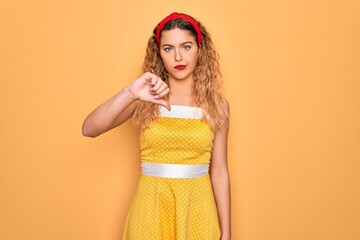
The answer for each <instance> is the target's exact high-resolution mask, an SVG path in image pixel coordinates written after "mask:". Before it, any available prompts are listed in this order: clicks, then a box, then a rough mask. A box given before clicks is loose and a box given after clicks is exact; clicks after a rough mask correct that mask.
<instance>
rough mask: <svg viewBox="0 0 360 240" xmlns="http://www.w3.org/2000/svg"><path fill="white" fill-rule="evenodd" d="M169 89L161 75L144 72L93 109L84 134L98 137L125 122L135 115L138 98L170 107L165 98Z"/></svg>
mask: <svg viewBox="0 0 360 240" xmlns="http://www.w3.org/2000/svg"><path fill="white" fill-rule="evenodd" d="M169 91H170V90H169V88H168V86H167V85H166V83H165V82H164V81H162V80H161V79H160V78H159V77H157V76H156V75H154V74H152V73H144V74H143V75H142V76H141V77H140V78H138V79H136V80H135V81H133V82H132V83H131V84H130V85H129V86H126V87H125V88H123V89H122V90H121V91H120V92H119V93H117V94H116V95H115V96H113V97H112V98H110V99H109V100H107V101H106V102H104V103H103V104H101V105H100V106H98V107H97V108H96V109H95V110H94V111H92V112H91V113H90V114H89V115H88V116H87V117H86V119H85V121H84V123H83V126H82V134H83V135H84V136H87V137H97V136H99V135H101V134H102V133H104V132H107V131H109V130H110V129H113V128H115V127H117V126H119V125H121V124H123V123H124V122H125V121H126V120H128V119H129V118H130V117H131V116H132V115H133V113H134V111H135V108H136V100H143V101H150V102H154V103H157V104H161V105H163V106H164V107H166V108H167V109H170V106H169V104H168V103H167V102H166V101H165V100H164V99H163V97H164V96H166V95H167V94H168V93H169Z"/></svg>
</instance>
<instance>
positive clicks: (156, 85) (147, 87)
mask: <svg viewBox="0 0 360 240" xmlns="http://www.w3.org/2000/svg"><path fill="white" fill-rule="evenodd" d="M128 89H129V91H130V93H131V94H132V95H133V96H134V98H136V99H140V100H143V101H148V102H153V103H156V104H160V105H162V106H164V107H165V108H166V109H167V110H169V111H170V109H171V108H170V104H169V103H168V102H167V101H166V100H165V99H163V97H165V96H166V95H167V94H169V92H170V89H169V87H168V85H167V84H166V83H165V82H164V81H163V80H162V79H161V78H159V77H158V76H156V75H155V74H153V73H149V72H146V73H144V74H143V75H142V76H141V77H139V78H138V79H136V80H135V81H133V82H132V83H131V84H130V85H129V86H128Z"/></svg>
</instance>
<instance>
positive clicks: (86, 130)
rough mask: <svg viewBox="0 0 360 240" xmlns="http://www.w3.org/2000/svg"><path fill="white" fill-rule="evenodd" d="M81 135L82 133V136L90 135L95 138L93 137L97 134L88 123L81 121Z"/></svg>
mask: <svg viewBox="0 0 360 240" xmlns="http://www.w3.org/2000/svg"><path fill="white" fill-rule="evenodd" d="M82 135H83V136H84V137H91V138H95V137H97V136H99V134H97V133H96V132H95V131H94V130H93V129H92V128H91V127H90V126H89V124H87V122H86V121H85V122H84V123H83V126H82Z"/></svg>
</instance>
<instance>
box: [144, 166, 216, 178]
mask: <svg viewBox="0 0 360 240" xmlns="http://www.w3.org/2000/svg"><path fill="white" fill-rule="evenodd" d="M141 166H142V173H143V174H144V175H147V176H154V177H166V178H197V177H202V176H205V175H206V174H208V172H209V164H162V163H150V162H142V163H141Z"/></svg>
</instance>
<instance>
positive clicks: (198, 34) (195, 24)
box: [156, 12, 202, 45]
mask: <svg viewBox="0 0 360 240" xmlns="http://www.w3.org/2000/svg"><path fill="white" fill-rule="evenodd" d="M178 18H182V19H184V20H185V21H187V22H188V23H190V24H191V25H192V26H193V27H194V28H195V30H196V32H197V39H198V43H199V45H201V43H202V36H201V30H200V27H199V25H198V24H197V22H196V21H195V20H194V19H193V18H192V17H190V16H188V15H185V14H182V13H177V12H173V13H172V14H170V15H169V16H167V17H166V18H164V19H163V20H162V21H161V22H160V23H159V26H158V28H157V29H156V42H157V43H158V44H160V33H161V30H162V28H163V27H164V25H165V24H166V23H167V22H169V21H171V20H175V19H178Z"/></svg>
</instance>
